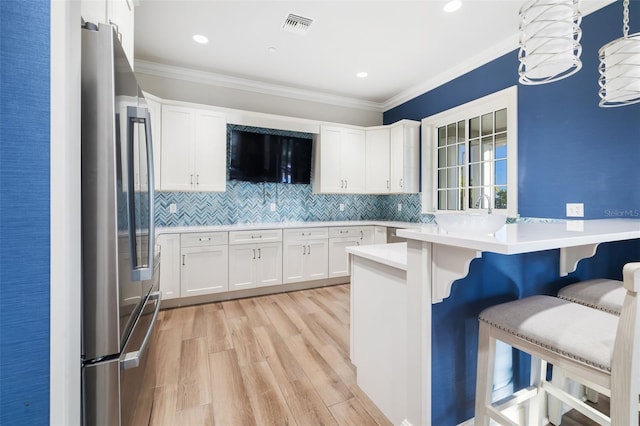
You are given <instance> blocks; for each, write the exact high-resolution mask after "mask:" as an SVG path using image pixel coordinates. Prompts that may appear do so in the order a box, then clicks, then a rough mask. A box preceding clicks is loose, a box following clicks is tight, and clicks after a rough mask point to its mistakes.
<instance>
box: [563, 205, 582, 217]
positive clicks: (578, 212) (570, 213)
mask: <svg viewBox="0 0 640 426" xmlns="http://www.w3.org/2000/svg"><path fill="white" fill-rule="evenodd" d="M567 217H584V204H583V203H567Z"/></svg>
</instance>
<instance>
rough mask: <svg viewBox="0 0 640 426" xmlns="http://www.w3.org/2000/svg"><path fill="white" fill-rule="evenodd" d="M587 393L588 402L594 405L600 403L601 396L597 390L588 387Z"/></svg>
mask: <svg viewBox="0 0 640 426" xmlns="http://www.w3.org/2000/svg"><path fill="white" fill-rule="evenodd" d="M585 393H586V394H587V400H588V401H590V402H593V403H597V402H598V396H599V395H600V394H599V393H598V392H596V391H595V390H593V389H591V388H589V387H587V388H586V389H585Z"/></svg>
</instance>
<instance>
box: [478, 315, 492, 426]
mask: <svg viewBox="0 0 640 426" xmlns="http://www.w3.org/2000/svg"><path fill="white" fill-rule="evenodd" d="M495 356H496V339H495V338H493V337H492V336H491V329H490V326H488V325H487V324H485V323H484V322H482V321H481V322H480V330H479V333H478V366H477V368H478V370H477V373H476V408H475V419H474V422H473V424H474V425H476V426H489V416H487V406H489V405H491V402H492V401H491V397H492V391H493V370H494V368H495V367H494V364H495Z"/></svg>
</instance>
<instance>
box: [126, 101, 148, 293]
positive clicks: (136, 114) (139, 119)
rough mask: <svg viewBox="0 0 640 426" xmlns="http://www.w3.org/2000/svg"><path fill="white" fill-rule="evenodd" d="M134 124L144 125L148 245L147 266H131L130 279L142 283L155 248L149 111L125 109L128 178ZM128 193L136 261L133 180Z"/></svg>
mask: <svg viewBox="0 0 640 426" xmlns="http://www.w3.org/2000/svg"><path fill="white" fill-rule="evenodd" d="M134 123H142V124H144V134H145V141H144V143H145V148H146V157H147V187H148V191H149V196H148V209H147V211H148V213H147V216H148V217H147V221H148V232H149V234H148V243H147V265H146V266H143V267H139V266H138V267H137V266H136V265H135V264H133V265H132V266H133V270H132V271H131V279H132V281H144V280H149V279H151V277H152V276H153V258H154V247H155V224H154V222H153V220H154V198H155V191H154V187H153V183H154V170H153V141H152V138H151V115H150V113H149V109H148V108H145V107H134V106H129V107H127V126H126V127H127V149H128V152H129V155H128V156H127V158H128V160H127V163H128V169H129V176H133V173H134V165H133V161H134V155H133V149H134V140H133V138H134ZM128 184H129V185H128V186H129V188H128V191H127V195H128V197H129V200H128V206H129V207H128V208H129V244H130V251H131V259H132V260H133V259H136V257H137V247H136V232H137V231H138V228H137V226H136V223H137V221H136V216H135V212H134V211H135V205H136V204H135V188H134V184H133V179H129V182H128Z"/></svg>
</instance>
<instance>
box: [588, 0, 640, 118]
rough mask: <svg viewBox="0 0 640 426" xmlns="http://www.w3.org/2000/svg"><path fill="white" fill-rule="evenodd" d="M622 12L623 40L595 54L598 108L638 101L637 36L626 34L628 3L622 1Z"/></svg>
mask: <svg viewBox="0 0 640 426" xmlns="http://www.w3.org/2000/svg"><path fill="white" fill-rule="evenodd" d="M623 11H624V13H623V28H622V33H623V37H621V38H619V39H616V40H613V41H612V42H610V43H608V44H606V45H604V46H602V47H601V48H600V50H599V51H598V55H599V57H600V67H599V70H600V79H599V81H598V83H599V84H600V91H599V95H600V106H601V107H617V106H625V105H631V104H635V103H638V102H640V33H636V34H632V35H629V0H624V2H623Z"/></svg>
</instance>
